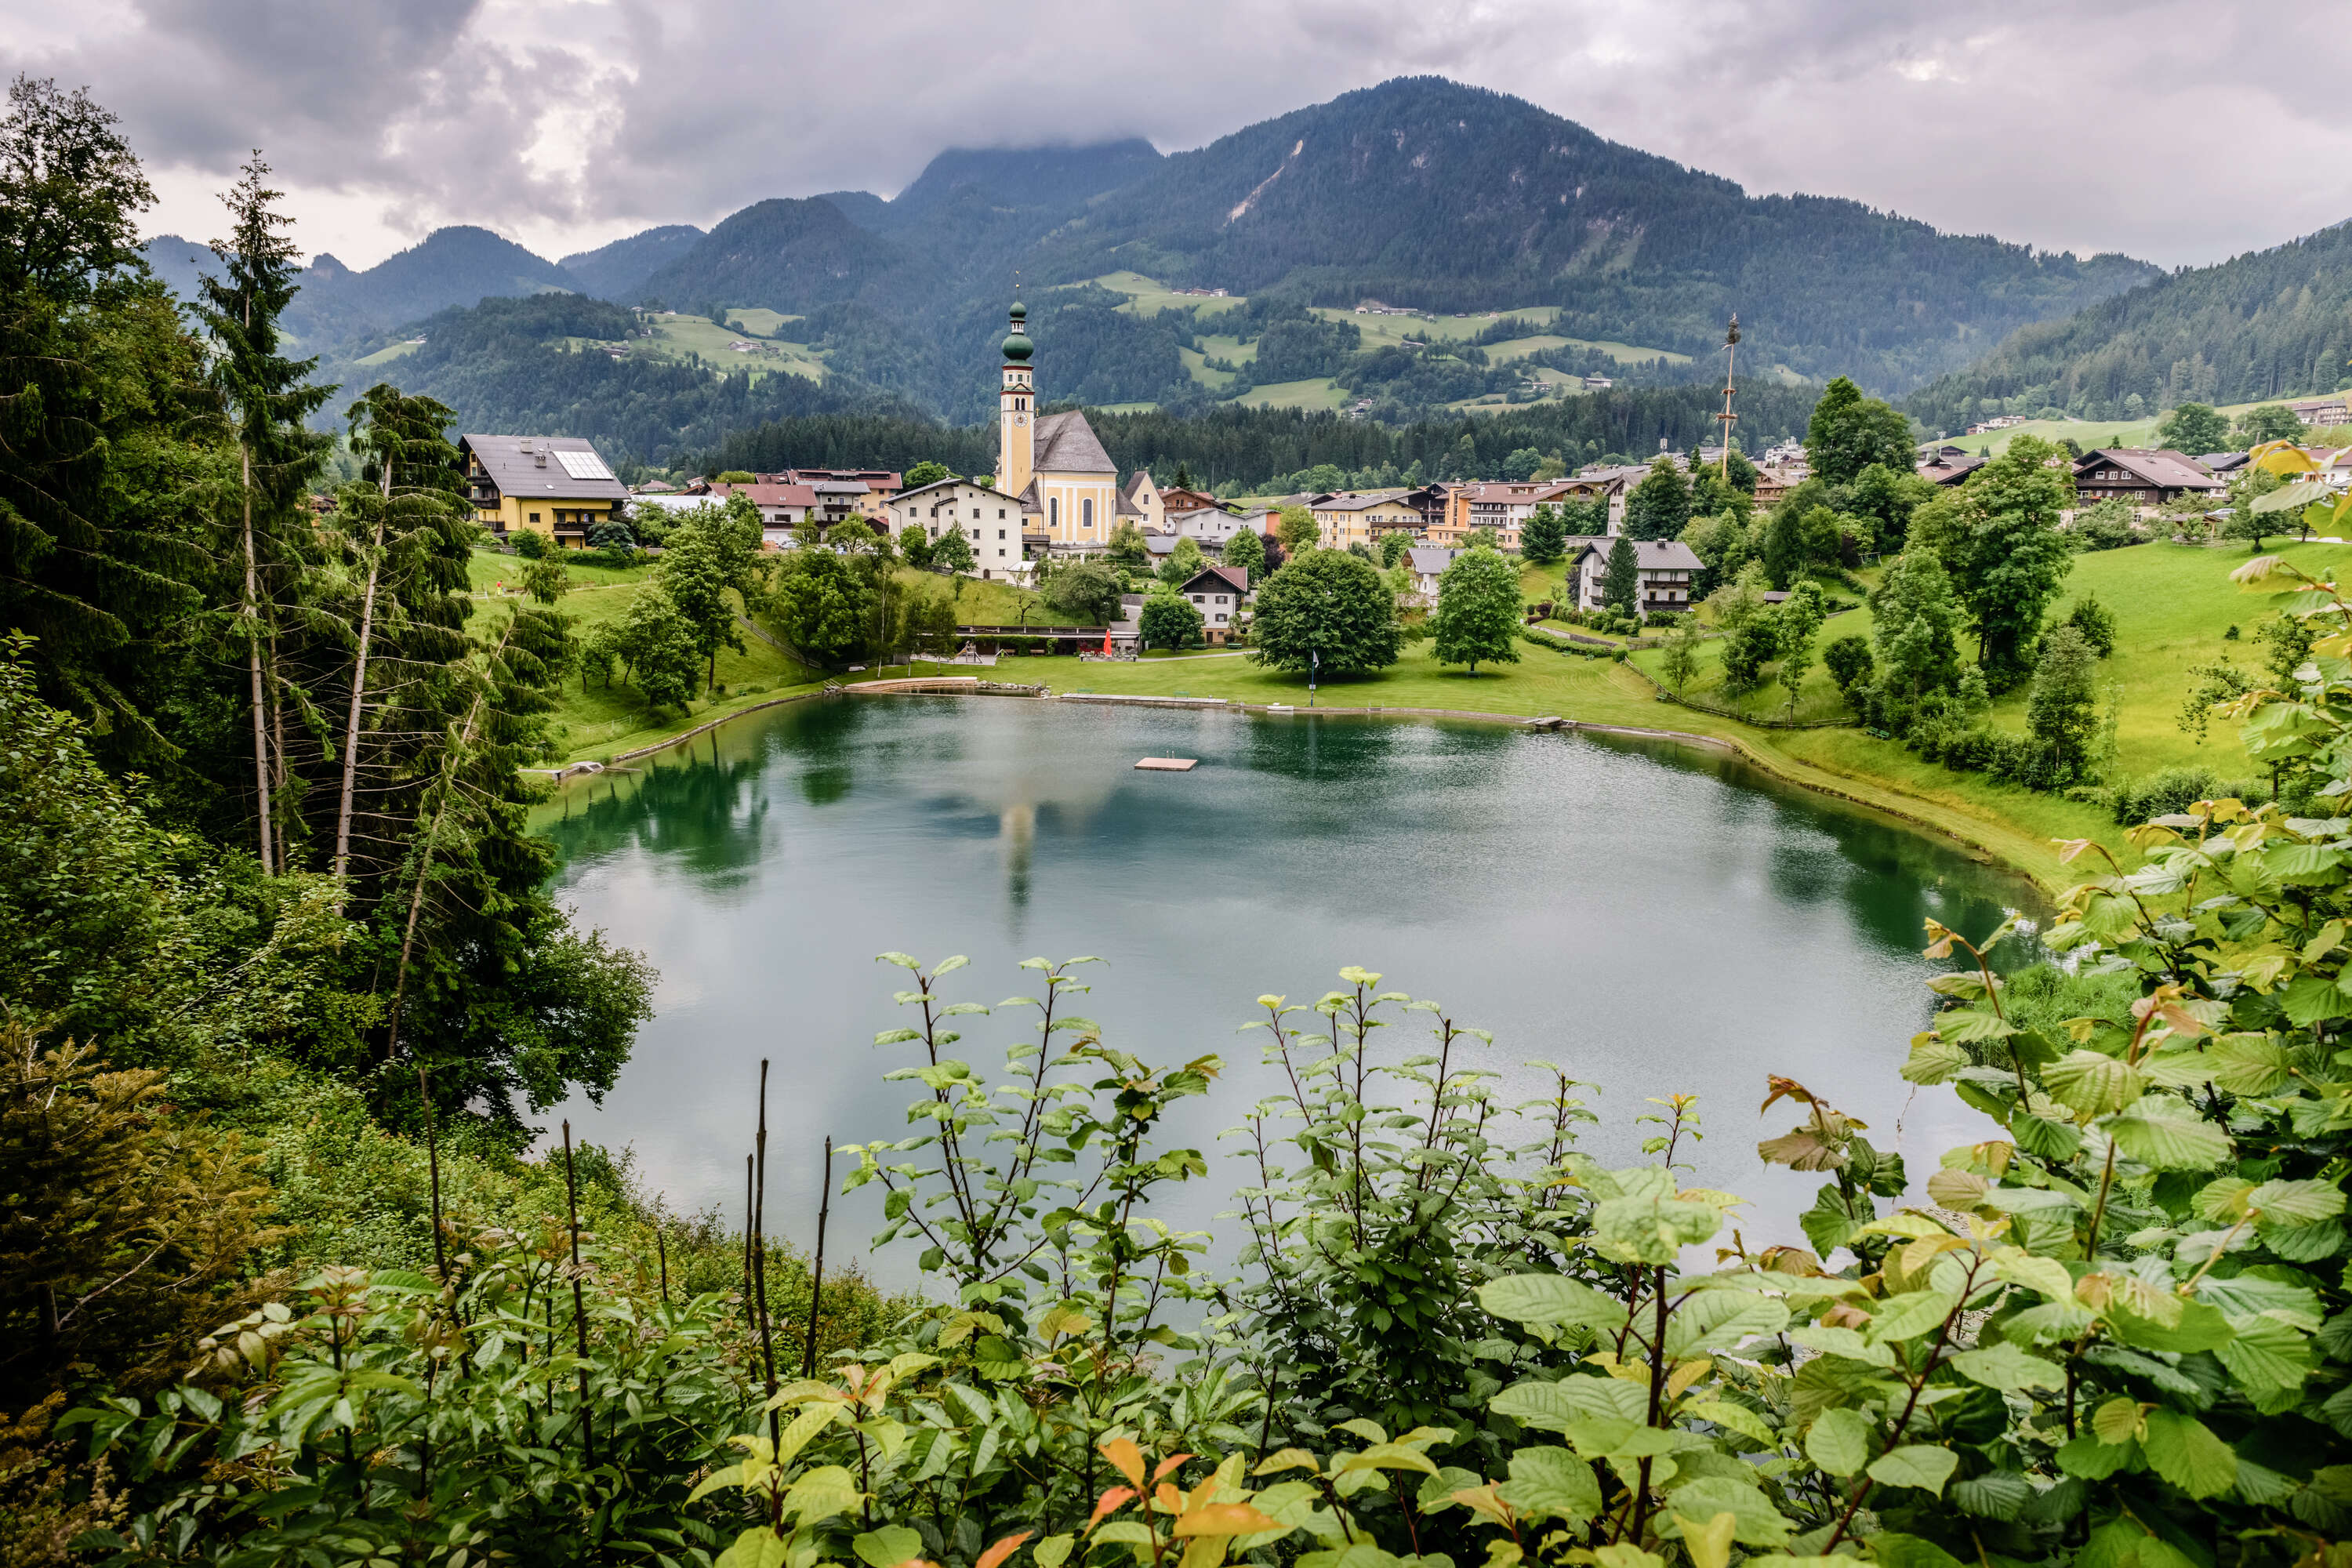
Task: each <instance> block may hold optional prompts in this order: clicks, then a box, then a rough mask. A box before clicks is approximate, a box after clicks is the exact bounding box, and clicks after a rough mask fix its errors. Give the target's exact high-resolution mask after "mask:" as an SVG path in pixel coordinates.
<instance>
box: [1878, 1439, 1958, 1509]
mask: <svg viewBox="0 0 2352 1568" xmlns="http://www.w3.org/2000/svg"><path fill="white" fill-rule="evenodd" d="M1958 1468H1960V1457H1959V1456H1958V1454H1955V1453H1953V1452H1952V1451H1951V1450H1950V1449H1949V1448H1938V1447H1935V1446H1934V1445H1932V1444H1928V1443H1912V1444H1908V1445H1906V1446H1905V1447H1900V1448H1891V1449H1889V1450H1888V1451H1887V1452H1885V1453H1884V1454H1881V1455H1879V1456H1878V1458H1876V1459H1874V1460H1873V1461H1871V1466H1870V1479H1872V1480H1874V1481H1876V1482H1877V1483H1878V1484H1879V1485H1880V1486H1883V1487H1916V1488H1918V1489H1920V1490H1921V1491H1924V1492H1932V1493H1934V1494H1935V1495H1936V1496H1937V1497H1941V1496H1943V1495H1944V1483H1945V1482H1946V1481H1948V1480H1950V1479H1952V1472H1953V1471H1954V1470H1956V1469H1958Z"/></svg>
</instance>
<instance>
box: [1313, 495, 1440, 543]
mask: <svg viewBox="0 0 2352 1568" xmlns="http://www.w3.org/2000/svg"><path fill="white" fill-rule="evenodd" d="M1307 510H1309V511H1310V512H1312V513H1313V514H1314V517H1315V534H1316V542H1317V543H1318V544H1320V545H1321V546H1322V547H1323V548H1324V549H1326V550H1345V549H1347V548H1348V546H1349V545H1350V544H1361V545H1365V546H1367V547H1370V544H1371V543H1372V542H1373V541H1374V540H1375V539H1376V538H1377V537H1379V535H1380V534H1381V533H1385V532H1388V531H1392V530H1395V529H1400V528H1402V529H1415V530H1417V529H1419V528H1420V527H1421V512H1420V510H1419V509H1418V508H1416V507H1414V506H1412V504H1411V503H1409V502H1407V501H1406V500H1404V498H1403V494H1402V492H1401V491H1397V490H1373V491H1369V492H1362V493H1358V492H1349V493H1345V494H1339V495H1328V496H1317V497H1315V498H1313V499H1312V500H1309V501H1308V502H1307Z"/></svg>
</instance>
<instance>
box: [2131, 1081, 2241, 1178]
mask: <svg viewBox="0 0 2352 1568" xmlns="http://www.w3.org/2000/svg"><path fill="white" fill-rule="evenodd" d="M2101 1125H2102V1127H2103V1128H2104V1130H2105V1132H2106V1134H2107V1136H2108V1137H2110V1138H2112V1139H2114V1140H2115V1144H2116V1148H2117V1149H2119V1150H2121V1151H2122V1152H2124V1153H2125V1154H2126V1156H2128V1157H2129V1158H2131V1159H2134V1160H2137V1161H2138V1162H2139V1163H2141V1164H2143V1165H2147V1166H2148V1167H2150V1168H2152V1169H2154V1170H2158V1171H2205V1170H2210V1169H2211V1168H2212V1167H2213V1166H2215V1165H2218V1164H2220V1163H2221V1162H2222V1161H2224V1160H2226V1159H2228V1158H2229V1157H2230V1148H2231V1144H2230V1135H2229V1134H2228V1133H2227V1132H2224V1131H2222V1130H2221V1128H2219V1127H2217V1126H2215V1125H2214V1124H2213V1123H2212V1122H2210V1121H2200V1120H2198V1118H2197V1116H2196V1114H2195V1113H2194V1112H2193V1111H2191V1110H2189V1108H2188V1107H2187V1106H2185V1105H2183V1104H2182V1103H2181V1102H2180V1101H2179V1100H2174V1099H2173V1098H2171V1097H2170V1096H2169V1095H2153V1096H2150V1097H2149V1098H2147V1099H2145V1100H2138V1101H2137V1102H2135V1103H2134V1104H2132V1105H2130V1106H2127V1107H2126V1108H2125V1109H2124V1110H2120V1111H2118V1112H2116V1114H2115V1115H2114V1116H2111V1117H2109V1118H2108V1119H2107V1120H2106V1121H2105V1122H2104V1123H2102V1124H2101Z"/></svg>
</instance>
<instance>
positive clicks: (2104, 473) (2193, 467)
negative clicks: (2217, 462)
mask: <svg viewBox="0 0 2352 1568" xmlns="http://www.w3.org/2000/svg"><path fill="white" fill-rule="evenodd" d="M2226 489H2229V487H2228V486H2227V485H2225V484H2223V483H2222V482H2221V480H2220V479H2215V478H2214V477H2213V476H2212V475H2211V474H2210V473H2208V472H2207V471H2206V469H2205V466H2204V465H2203V464H2202V463H2200V462H2199V461H2198V460H2197V459H2196V458H2192V457H2189V455H2188V454H2187V453H2185V452H2175V451H2171V450H2169V449H2141V448H2130V447H2100V448H2099V449H2098V450H2096V451H2094V452H2085V453H2084V454H2083V455H2082V456H2081V457H2080V458H2076V459H2074V497H2075V499H2076V500H2078V501H2081V502H2083V503H2084V505H2089V504H2092V503H2094V502H2097V501H2103V500H2126V501H2129V502H2131V503H2132V504H2133V505H2134V506H2141V507H2154V506H2162V505H2163V504H2164V503H2165V502H2167V501H2169V500H2176V499H2178V498H2179V497H2180V496H2184V495H2197V496H2207V495H2210V496H2219V495H2220V494H2221V493H2222V492H2223V491H2224V490H2226Z"/></svg>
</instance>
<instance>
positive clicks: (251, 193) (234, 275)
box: [196, 153, 333, 872]
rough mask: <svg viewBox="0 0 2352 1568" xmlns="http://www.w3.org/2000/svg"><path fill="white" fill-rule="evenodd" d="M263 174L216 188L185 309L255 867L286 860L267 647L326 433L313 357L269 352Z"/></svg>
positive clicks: (275, 332)
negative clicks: (205, 418) (207, 407)
mask: <svg viewBox="0 0 2352 1568" xmlns="http://www.w3.org/2000/svg"><path fill="white" fill-rule="evenodd" d="M268 176H269V165H268V164H267V163H263V162H262V161H261V155H260V154H259V153H255V154H254V155H253V157H252V158H250V159H249V160H247V163H246V165H245V167H244V168H243V169H242V170H240V171H239V172H238V179H237V183H236V185H235V186H233V187H232V188H231V189H230V190H229V191H228V192H227V194H226V195H224V196H223V197H222V198H221V199H222V201H223V203H224V204H225V205H226V206H227V208H228V216H229V227H228V235H227V237H226V238H223V239H216V240H215V241H214V242H213V246H212V249H213V254H214V255H215V257H217V258H219V260H220V263H221V268H222V273H223V276H221V277H219V278H212V277H207V278H205V279H204V280H203V289H202V291H203V296H204V298H203V300H202V302H201V303H199V304H198V306H197V307H196V313H197V315H198V316H199V317H201V318H202V320H203V321H204V323H205V330H206V331H209V332H211V334H212V336H213V339H214V341H215V343H216V345H217V347H218V353H217V356H216V357H215V361H214V364H213V383H214V385H215V389H216V390H217V391H218V393H219V395H220V398H221V402H222V405H223V407H224V409H225V411H226V415H227V416H228V421H229V428H230V435H231V438H232V440H233V441H234V443H235V446H236V459H237V474H236V489H235V490H234V491H233V492H232V493H231V494H230V496H229V498H228V505H227V507H226V513H227V516H226V520H225V521H226V525H227V527H226V531H227V532H228V534H229V537H230V543H231V550H232V552H233V556H234V558H235V559H236V561H237V563H238V565H239V570H240V577H241V581H240V583H239V585H238V588H237V590H236V595H235V597H236V638H235V640H236V641H238V642H240V643H242V644H243V645H244V652H245V657H246V669H247V696H248V700H249V703H250V706H251V709H252V724H253V776H254V792H255V797H256V805H255V813H254V816H255V827H256V836H257V840H258V843H259V850H260V859H261V868H262V869H263V870H264V871H266V872H276V871H279V870H284V869H287V868H289V864H290V861H289V856H288V854H287V846H286V844H285V843H284V838H285V837H286V835H285V833H284V831H283V829H284V828H285V826H286V825H287V823H288V822H289V820H290V813H289V811H288V810H287V809H286V806H287V802H286V801H285V798H284V797H285V794H286V791H285V788H284V786H285V784H286V781H287V771H288V764H287V755H286V714H285V710H286V696H287V693H286V692H285V690H284V689H282V687H281V686H280V685H279V671H278V658H277V655H278V647H277V639H278V621H279V611H280V608H281V607H282V606H284V605H288V604H289V603H291V601H292V600H293V598H294V596H295V595H297V594H298V593H299V588H300V585H301V581H302V579H304V578H305V577H307V576H308V575H309V574H310V573H312V572H313V571H314V570H315V568H316V560H317V549H316V545H315V542H314V537H315V536H314V535H313V532H312V531H311V528H310V513H309V509H308V507H307V505H306V504H305V499H304V498H305V497H306V496H307V495H308V493H309V490H310V481H311V480H312V479H316V478H317V477H318V475H319V473H320V470H321V469H322V468H324V466H325V464H326V459H327V453H328V450H329V449H330V447H331V446H332V445H333V443H332V441H331V439H330V438H329V437H325V436H321V435H319V434H316V433H315V432H313V431H311V430H310V428H309V426H308V421H309V419H310V416H311V415H312V414H314V413H316V412H317V411H318V409H319V406H320V405H321V404H323V403H325V402H326V400H327V397H328V395H329V394H330V392H331V390H332V389H331V388H329V387H323V386H313V385H311V384H310V372H311V370H312V369H313V368H314V367H315V366H316V365H317V363H318V361H317V360H315V359H306V360H290V359H288V358H287V357H286V356H285V355H284V354H283V353H280V352H279V345H280V342H281V340H282V338H283V332H282V330H281V328H280V326H279V318H280V317H282V316H283V315H284V314H285V312H286V307H287V306H288V305H289V304H291V303H292V302H293V300H294V294H295V290H296V288H297V285H296V284H295V282H294V275H295V272H296V269H297V268H296V261H297V258H298V253H297V251H296V250H295V247H294V242H293V240H292V239H291V238H289V237H288V235H287V233H286V230H287V229H288V228H289V227H290V226H292V222H293V220H292V219H290V218H289V217H287V216H285V215H284V214H282V213H280V212H278V210H277V209H276V208H275V207H274V206H272V205H271V204H272V203H274V202H276V201H277V200H278V198H279V197H280V195H282V194H283V193H281V192H278V191H274V190H271V189H270V188H269V187H268V184H267V183H266V182H267V181H268Z"/></svg>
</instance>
